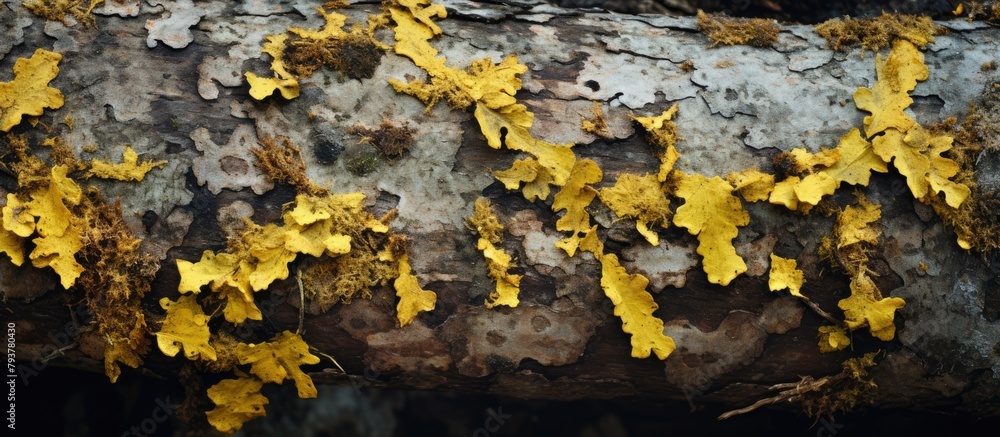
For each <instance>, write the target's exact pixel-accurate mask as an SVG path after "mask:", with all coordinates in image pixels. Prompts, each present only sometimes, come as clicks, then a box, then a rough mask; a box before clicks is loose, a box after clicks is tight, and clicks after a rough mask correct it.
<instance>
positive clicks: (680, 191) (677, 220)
mask: <svg viewBox="0 0 1000 437" xmlns="http://www.w3.org/2000/svg"><path fill="white" fill-rule="evenodd" d="M675 173H678V174H679V175H680V177H679V181H678V183H677V191H676V193H675V194H676V195H677V197H680V198H682V199H684V204H683V205H681V206H680V207H678V208H677V212H676V213H675V214H674V220H673V221H674V224H675V225H677V226H681V227H683V228H686V229H687V230H688V232H689V233H690V234H691V235H697V236H698V254H700V255H701V256H702V264H703V268H704V270H705V273H707V274H708V281H709V282H711V283H713V284H719V285H729V282H730V281H732V280H733V279H734V278H736V277H737V276H739V275H740V274H741V273H743V272H745V271H747V265H746V263H745V262H743V258H741V257H740V256H739V255H737V254H736V248H735V247H733V242H732V240H733V239H734V238H736V236H737V235H738V234H739V227H740V226H746V225H748V224H749V223H750V215H749V214H747V212H746V211H745V210H744V209H743V204H742V203H741V202H740V199H739V198H737V197H735V196H733V186H732V185H729V183H728V182H726V181H725V180H723V179H722V178H720V177H718V176H715V177H713V178H706V177H705V176H702V175H699V174H694V175H688V174H684V173H682V172H679V171H676V170H675Z"/></svg>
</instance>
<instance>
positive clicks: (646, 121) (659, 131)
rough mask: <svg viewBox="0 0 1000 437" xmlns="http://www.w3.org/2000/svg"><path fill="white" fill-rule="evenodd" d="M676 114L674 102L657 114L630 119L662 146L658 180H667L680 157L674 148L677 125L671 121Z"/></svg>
mask: <svg viewBox="0 0 1000 437" xmlns="http://www.w3.org/2000/svg"><path fill="white" fill-rule="evenodd" d="M676 114H677V104H676V103H674V104H673V106H671V107H670V109H667V110H666V111H663V113H662V114H660V115H658V116H652V117H632V119H634V120H635V121H637V122H638V123H639V124H640V125H642V127H643V128H644V129H646V133H648V134H649V137H650V139H652V140H653V142H655V143H656V144H657V145H659V146H660V147H662V150H660V153H659V158H660V171H659V172H657V175H656V177H657V179H658V180H659V181H660V182H665V181H666V180H667V176H668V175H669V174H670V171H671V170H673V168H674V164H675V163H676V162H677V160H678V159H679V158H680V154H678V153H677V149H676V148H675V146H676V144H677V139H678V137H677V127H676V126H674V122H673V121H672V120H673V118H674V115H676Z"/></svg>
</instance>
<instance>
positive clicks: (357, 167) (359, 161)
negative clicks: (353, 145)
mask: <svg viewBox="0 0 1000 437" xmlns="http://www.w3.org/2000/svg"><path fill="white" fill-rule="evenodd" d="M381 165H382V160H381V157H380V156H379V154H378V153H377V152H369V153H365V154H364V155H361V156H359V157H357V158H353V159H351V160H349V161H347V163H346V164H345V166H346V167H347V171H349V172H351V174H353V175H355V176H368V175H369V174H372V173H373V172H374V171H375V170H378V168H379V167H380V166H381Z"/></svg>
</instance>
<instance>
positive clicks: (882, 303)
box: [837, 271, 906, 341]
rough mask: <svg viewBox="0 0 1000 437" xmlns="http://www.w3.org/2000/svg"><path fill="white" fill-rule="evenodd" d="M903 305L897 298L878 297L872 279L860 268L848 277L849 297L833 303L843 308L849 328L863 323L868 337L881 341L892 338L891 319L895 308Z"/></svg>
mask: <svg viewBox="0 0 1000 437" xmlns="http://www.w3.org/2000/svg"><path fill="white" fill-rule="evenodd" d="M904 305H906V302H905V301H903V299H900V298H898V297H886V298H882V296H881V295H880V294H879V292H878V289H877V288H876V287H875V282H874V281H872V279H871V278H870V277H868V275H867V274H866V273H865V272H864V271H859V272H858V273H857V274H856V275H855V277H854V278H853V279H852V280H851V296H850V297H848V298H846V299H842V300H841V301H840V302H837V306H839V307H840V309H842V310H844V317H845V318H846V320H845V321H846V322H847V327H848V328H850V329H851V330H852V331H853V330H855V329H857V328H859V327H862V326H865V325H867V326H868V330H869V331H870V332H871V334H872V337H875V338H878V339H880V340H884V341H889V340H892V339H893V337H895V335H896V325H895V324H894V323H893V318H894V317H895V313H896V310H898V309H900V308H902V307H903V306H904Z"/></svg>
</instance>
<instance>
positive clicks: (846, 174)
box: [821, 127, 889, 186]
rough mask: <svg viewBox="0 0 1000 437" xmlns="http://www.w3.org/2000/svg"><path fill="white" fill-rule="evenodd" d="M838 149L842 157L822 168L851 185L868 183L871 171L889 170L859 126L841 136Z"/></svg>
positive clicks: (838, 179)
mask: <svg viewBox="0 0 1000 437" xmlns="http://www.w3.org/2000/svg"><path fill="white" fill-rule="evenodd" d="M834 150H836V151H837V152H838V153H839V155H840V157H839V159H838V160H837V162H836V163H834V164H833V165H830V166H828V167H827V168H825V169H823V170H821V171H822V172H823V173H826V174H828V175H830V177H832V178H833V179H834V180H836V181H837V185H838V186H839V185H840V183H841V182H847V183H848V184H851V185H868V181H869V179H870V178H871V172H873V171H875V172H879V173H885V172H887V171H889V168H888V166H886V163H885V161H884V160H882V159H881V158H880V157H879V156H878V155H876V154H875V151H874V149H873V148H872V144H871V143H869V142H868V141H867V140H865V139H864V138H863V137H862V136H861V131H860V130H859V129H858V128H856V127H855V128H851V130H850V131H849V132H847V133H846V134H844V136H842V137H840V144H838V145H837V148H836V149H834Z"/></svg>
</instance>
